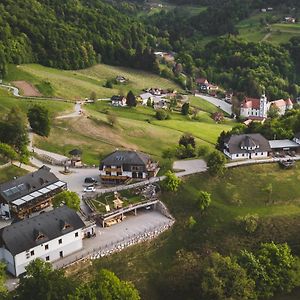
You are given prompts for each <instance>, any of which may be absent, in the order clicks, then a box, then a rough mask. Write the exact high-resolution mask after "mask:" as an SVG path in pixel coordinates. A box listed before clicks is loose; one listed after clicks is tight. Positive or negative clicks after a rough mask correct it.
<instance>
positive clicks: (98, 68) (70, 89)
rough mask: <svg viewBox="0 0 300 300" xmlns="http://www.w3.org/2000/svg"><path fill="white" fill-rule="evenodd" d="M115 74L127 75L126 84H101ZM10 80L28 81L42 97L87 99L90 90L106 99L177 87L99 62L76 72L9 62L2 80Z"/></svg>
mask: <svg viewBox="0 0 300 300" xmlns="http://www.w3.org/2000/svg"><path fill="white" fill-rule="evenodd" d="M118 75H122V76H124V77H125V78H127V79H128V80H129V81H128V83H127V84H114V85H113V88H112V89H110V88H105V87H104V85H105V83H106V81H107V80H110V79H115V77H116V76H118ZM14 80H25V81H27V82H29V83H32V84H33V85H34V86H35V87H37V88H38V89H39V91H40V92H41V93H42V94H44V95H45V96H53V97H58V98H64V99H70V100H79V99H84V98H88V97H89V96H90V95H91V93H92V92H95V93H96V95H97V97H98V98H108V97H111V96H112V95H114V94H120V93H124V94H125V93H127V92H128V91H129V90H132V91H133V92H134V93H136V94H138V93H140V92H141V91H142V90H143V89H144V88H147V87H161V88H171V89H177V90H178V89H179V87H178V86H177V85H176V84H175V83H173V82H172V81H169V80H167V79H164V78H162V77H159V76H158V75H155V74H152V73H148V72H144V71H139V70H134V69H130V68H124V67H114V66H108V65H103V64H100V65H95V66H93V67H91V68H88V69H84V70H76V71H65V70H58V69H53V68H48V67H44V66H41V65H37V64H25V65H18V66H16V65H10V66H9V70H8V75H7V76H6V78H5V81H6V82H11V81H14ZM49 83H50V86H49ZM49 89H51V93H50V92H49ZM49 93H50V95H49Z"/></svg>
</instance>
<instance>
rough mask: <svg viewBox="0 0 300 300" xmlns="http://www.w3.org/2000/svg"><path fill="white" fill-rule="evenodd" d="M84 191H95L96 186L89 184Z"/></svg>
mask: <svg viewBox="0 0 300 300" xmlns="http://www.w3.org/2000/svg"><path fill="white" fill-rule="evenodd" d="M83 191H84V192H95V191H96V189H95V187H94V186H87V187H86V188H85V189H84V190H83Z"/></svg>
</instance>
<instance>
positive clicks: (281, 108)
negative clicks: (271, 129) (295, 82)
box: [240, 94, 293, 119]
mask: <svg viewBox="0 0 300 300" xmlns="http://www.w3.org/2000/svg"><path fill="white" fill-rule="evenodd" d="M274 106H275V107H276V108H277V109H278V112H279V114H280V115H284V114H285V112H286V111H287V110H289V109H292V108H293V103H292V101H291V99H287V100H283V99H280V100H275V101H270V102H268V100H267V97H266V95H265V94H263V95H262V96H261V97H260V99H255V98H248V97H246V98H245V99H244V100H243V102H242V104H241V109H240V115H241V117H245V118H253V119H265V118H267V116H268V111H269V110H270V108H271V107H274Z"/></svg>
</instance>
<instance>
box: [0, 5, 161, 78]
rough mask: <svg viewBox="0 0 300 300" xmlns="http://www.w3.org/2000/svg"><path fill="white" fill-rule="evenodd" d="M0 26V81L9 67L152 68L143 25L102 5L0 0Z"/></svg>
mask: <svg viewBox="0 0 300 300" xmlns="http://www.w3.org/2000/svg"><path fill="white" fill-rule="evenodd" d="M0 25H1V26H0V76H3V75H4V74H5V72H6V64H7V63H15V64H20V63H27V62H38V63H41V64H43V65H46V66H50V67H56V68H63V69H78V68H84V67H88V66H90V65H92V64H94V63H96V62H100V61H103V62H105V63H108V64H119V65H127V66H134V67H139V68H143V69H147V70H153V68H155V64H154V62H155V60H154V55H153V53H152V52H151V50H150V48H149V42H151V43H152V44H153V43H154V42H155V41H151V39H150V37H149V35H148V34H147V33H146V32H145V29H144V26H143V25H142V24H141V23H139V22H138V21H136V20H135V19H134V18H131V17H128V16H126V15H125V14H122V13H121V12H119V11H117V10H116V9H114V8H113V7H112V6H111V5H109V4H106V3H104V2H102V1H101V0H90V1H84V0H75V1H71V0H67V1H58V0H26V1H23V0H3V1H1V4H0Z"/></svg>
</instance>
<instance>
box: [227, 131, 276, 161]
mask: <svg viewBox="0 0 300 300" xmlns="http://www.w3.org/2000/svg"><path fill="white" fill-rule="evenodd" d="M223 152H224V154H225V155H227V156H228V157H229V158H230V159H232V160H238V159H259V158H266V157H268V155H269V153H270V152H271V148H270V145H269V142H268V140H267V139H265V138H264V137H263V136H262V135H261V134H259V133H252V134H239V135H232V136H231V137H229V138H228V139H227V140H225V141H224V148H223Z"/></svg>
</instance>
